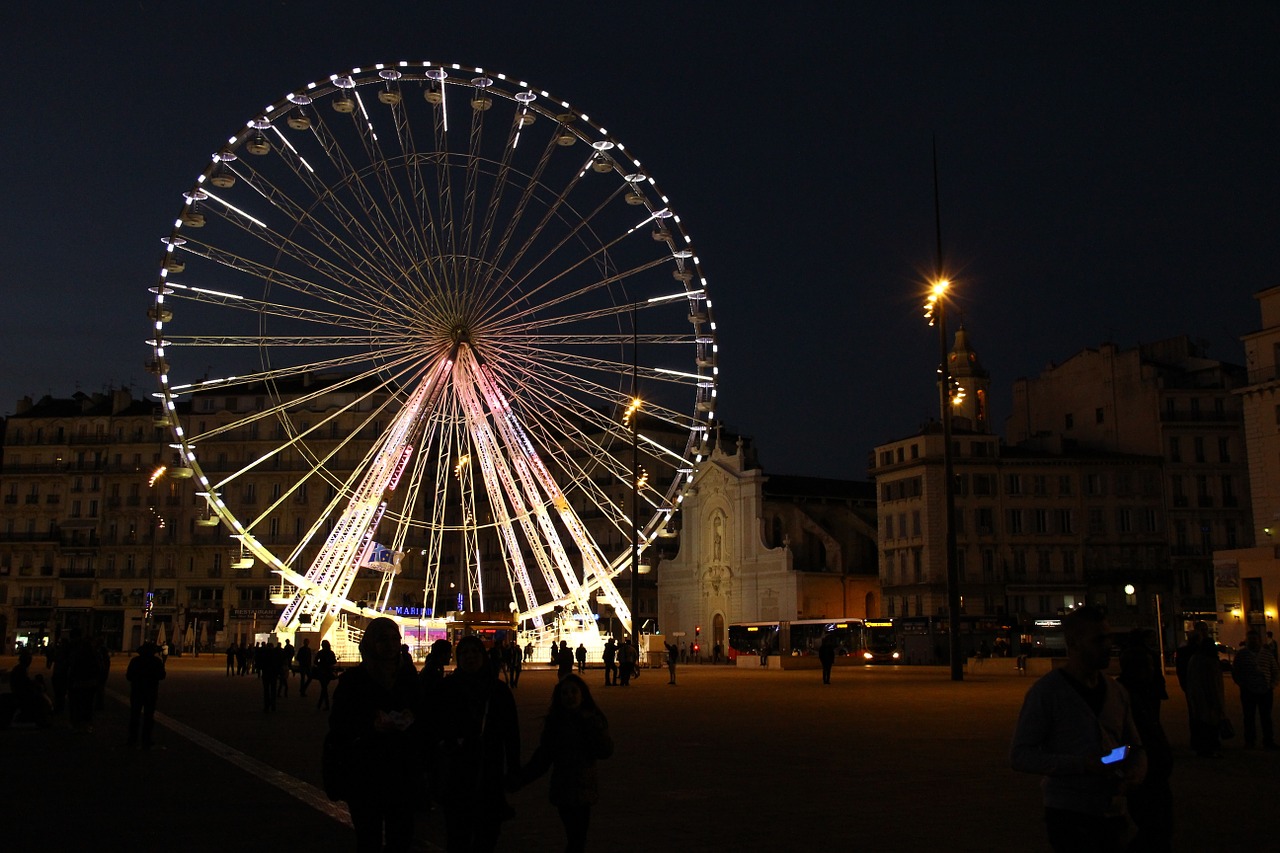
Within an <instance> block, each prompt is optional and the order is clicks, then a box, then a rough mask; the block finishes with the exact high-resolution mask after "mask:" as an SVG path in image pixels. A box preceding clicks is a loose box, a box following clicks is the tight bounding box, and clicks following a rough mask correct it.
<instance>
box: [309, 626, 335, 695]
mask: <svg viewBox="0 0 1280 853" xmlns="http://www.w3.org/2000/svg"><path fill="white" fill-rule="evenodd" d="M337 670H338V656H337V655H335V654H334V653H333V648H332V647H331V646H330V645H329V641H328V640H321V641H320V651H318V652H316V662H315V665H314V666H313V667H312V671H313V672H314V673H315V677H316V681H317V682H318V683H319V684H320V699H319V700H318V701H317V702H316V708H318V709H321V710H324V709H327V708H328V707H329V682H330V681H333V679H334V676H335V675H336V674H337Z"/></svg>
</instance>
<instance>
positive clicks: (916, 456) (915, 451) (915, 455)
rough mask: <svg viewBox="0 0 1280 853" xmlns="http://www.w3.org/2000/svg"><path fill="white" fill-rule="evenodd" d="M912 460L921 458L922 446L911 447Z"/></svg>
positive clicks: (914, 445)
mask: <svg viewBox="0 0 1280 853" xmlns="http://www.w3.org/2000/svg"><path fill="white" fill-rule="evenodd" d="M911 458H912V459H919V458H920V445H918V444H913V445H911Z"/></svg>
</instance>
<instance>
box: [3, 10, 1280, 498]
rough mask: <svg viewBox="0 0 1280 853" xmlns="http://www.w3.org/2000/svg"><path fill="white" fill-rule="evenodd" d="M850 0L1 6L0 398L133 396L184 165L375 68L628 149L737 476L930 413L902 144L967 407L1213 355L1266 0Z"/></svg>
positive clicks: (1275, 171)
mask: <svg viewBox="0 0 1280 853" xmlns="http://www.w3.org/2000/svg"><path fill="white" fill-rule="evenodd" d="M871 5H872V4H854V3H830V2H825V3H796V2H791V3H756V2H746V3H695V4H682V3H673V4H654V3H608V2H599V1H598V0H597V2H563V0H556V2H547V3H524V4H505V3H493V4H474V3H443V2H426V0H420V2H400V3H392V2H347V3H329V2H302V0H295V2H281V0H259V2H240V1H239V0H233V2H195V0H168V2H160V0H129V2H112V3H90V2H78V3H71V2H62V3H58V2H51V3H6V4H3V8H0V32H2V33H3V36H0V38H2V39H3V42H0V47H2V48H3V50H2V55H3V56H4V57H5V59H6V62H5V65H6V72H7V73H6V75H5V77H6V79H5V82H6V85H5V87H4V91H5V93H6V96H7V97H6V106H7V108H6V110H5V118H4V120H3V122H2V123H0V146H2V148H0V153H2V155H3V165H4V169H3V173H2V175H3V177H2V178H0V181H2V183H0V187H2V188H3V192H2V197H3V199H4V204H3V206H2V207H0V264H2V265H3V266H2V267H0V270H2V273H0V275H2V276H3V292H4V294H5V297H6V304H5V309H4V311H3V312H0V336H2V338H3V341H4V348H3V355H2V356H0V412H2V413H11V412H12V411H13V409H14V405H15V402H16V401H17V399H18V398H20V397H22V396H24V395H31V396H33V397H36V398H39V397H40V396H42V395H44V394H52V395H54V396H67V395H69V394H71V393H73V392H74V391H76V390H77V389H79V390H82V391H86V392H93V391H98V390H102V389H104V388H105V387H107V386H109V385H116V386H119V385H132V386H133V387H134V389H135V392H137V393H138V394H143V393H149V392H151V391H152V390H154V388H153V385H152V382H153V378H152V377H151V376H149V375H148V374H146V373H145V372H144V370H143V367H142V365H143V362H144V361H145V360H146V358H147V357H148V354H149V350H148V349H147V347H146V346H145V345H144V344H143V340H144V339H145V338H146V337H147V334H146V332H147V331H148V329H147V325H146V322H147V321H146V318H145V311H146V309H147V307H148V305H149V296H150V294H148V293H147V290H146V289H147V287H149V286H150V285H151V284H152V283H153V280H154V277H155V271H156V269H157V266H158V261H159V257H160V254H161V248H162V247H161V244H160V242H159V239H160V237H161V236H162V235H163V234H165V233H167V232H168V230H169V228H170V226H171V224H172V221H173V219H174V216H175V215H176V213H177V212H178V209H179V206H180V204H181V201H182V198H181V194H182V193H183V192H184V191H185V190H187V189H188V188H189V187H190V185H191V184H192V182H193V181H194V179H195V177H196V175H197V174H198V173H199V172H200V170H201V169H203V167H204V165H205V164H206V163H207V161H208V158H209V155H210V154H211V153H212V152H213V151H214V150H215V149H216V148H217V147H218V145H219V144H220V143H221V142H222V141H224V140H225V139H226V138H227V137H228V136H230V135H231V133H233V132H235V131H236V130H237V129H238V128H241V127H243V125H244V122H245V121H246V120H248V119H249V118H251V117H252V116H253V115H254V114H255V113H256V112H257V111H259V110H261V108H262V107H263V106H264V105H266V104H268V103H270V102H273V101H275V100H276V99H278V98H280V97H281V96H283V95H284V94H285V93H287V92H289V91H292V90H293V89H296V88H298V87H299V86H301V85H303V84H305V83H307V82H309V81H311V80H314V79H317V78H321V77H326V76H327V75H329V74H331V73H335V72H341V71H346V70H348V69H350V68H351V67H352V66H356V65H362V66H368V65H371V64H373V63H375V62H388V63H390V62H395V61H399V60H401V59H407V60H427V59H429V60H432V61H435V62H447V63H453V62H457V63H461V64H463V65H471V66H482V67H484V68H485V69H486V70H487V71H494V72H497V71H502V72H505V73H507V74H509V75H512V76H517V77H520V78H523V79H526V80H528V81H529V82H530V83H531V84H533V85H534V86H535V87H538V88H543V89H546V90H548V91H549V92H551V93H552V94H553V95H555V96H557V97H559V98H562V99H564V100H567V101H569V102H570V103H572V104H573V105H574V106H576V107H578V108H580V109H582V110H583V111H585V112H588V113H590V114H591V115H592V118H595V119H598V120H599V121H600V122H601V123H602V124H604V125H605V126H606V127H608V128H609V130H610V132H611V133H612V134H613V135H614V136H616V137H617V138H619V139H620V140H622V141H623V142H624V143H625V144H626V145H627V147H628V149H630V151H631V152H632V153H633V154H634V155H635V156H636V157H638V158H640V159H641V160H642V161H644V163H645V166H646V167H647V168H648V169H649V170H651V172H652V174H653V175H654V177H655V178H656V179H657V180H658V181H659V183H660V184H661V186H662V188H663V190H664V191H665V192H666V193H667V194H668V195H670V197H671V207H672V208H673V209H674V210H675V211H676V212H677V213H679V214H680V215H681V217H682V218H683V219H684V221H685V223H686V225H687V226H688V230H689V233H690V234H691V235H692V236H693V238H694V244H695V246H696V247H697V249H698V253H699V255H700V258H701V261H702V265H703V269H704V271H705V272H706V274H707V276H708V280H709V289H710V293H711V295H712V298H713V300H714V304H715V310H716V319H717V321H718V324H719V330H720V352H721V359H720V366H721V378H722V384H721V386H720V392H719V398H720V407H719V409H718V413H719V416H720V417H722V418H723V419H724V421H725V422H726V424H727V425H728V426H729V427H730V428H732V429H734V430H737V431H740V432H743V433H746V434H748V435H751V436H754V437H755V439H756V444H757V448H758V450H759V455H760V459H761V461H762V463H763V465H764V467H765V469H766V470H767V471H770V472H774V473H787V474H808V475H817V476H831V477H845V478H855V479H862V478H864V477H865V474H866V471H865V468H866V460H867V454H868V452H869V451H870V450H871V448H872V447H873V446H874V445H875V444H877V443H881V442H884V441H888V440H891V439H894V438H897V437H901V436H903V435H906V434H909V433H912V432H914V431H915V430H916V429H917V428H918V427H919V426H920V425H921V424H922V423H923V422H924V421H925V420H926V419H928V418H930V417H936V415H937V391H936V388H935V386H934V384H933V383H934V368H935V366H936V363H937V357H938V356H937V340H936V335H935V331H934V330H932V329H930V328H928V326H927V325H926V323H925V321H924V320H923V319H922V317H921V311H920V303H921V296H920V294H921V291H922V288H923V285H922V282H923V280H924V277H925V276H926V275H927V274H928V272H929V271H930V270H931V269H932V266H933V264H934V208H933V173H932V166H931V153H930V152H931V146H932V143H933V139H934V137H935V136H936V139H937V145H938V152H939V153H938V160H939V170H940V184H941V193H940V196H941V206H942V228H943V242H944V246H945V254H946V257H947V261H948V269H949V271H950V273H951V274H952V275H953V277H954V278H955V280H956V282H957V303H956V306H955V308H954V309H953V313H952V317H953V318H955V317H957V316H959V317H960V318H962V319H963V322H964V324H965V326H966V328H967V329H968V330H969V332H970V336H971V340H972V342H973V344H974V346H975V347H976V348H977V350H978V352H979V354H980V356H981V358H982V360H983V362H984V364H985V366H986V367H987V369H988V370H990V372H991V374H992V386H993V416H994V417H993V419H994V423H995V424H996V426H997V427H998V428H999V427H1002V425H1003V420H1004V417H1005V415H1006V414H1007V409H1008V398H1009V389H1010V385H1011V383H1012V382H1013V380H1014V379H1016V378H1017V377H1019V376H1028V375H1034V374H1035V373H1038V372H1039V371H1040V370H1041V369H1042V368H1043V367H1044V366H1045V365H1047V364H1048V363H1049V362H1054V361H1062V360H1064V359H1066V358H1067V357H1069V356H1070V355H1072V354H1073V353H1075V352H1077V351H1079V350H1080V349H1082V348H1085V347H1096V346H1097V345H1098V344H1100V343H1102V342H1104V341H1113V342H1115V343H1117V344H1119V345H1122V346H1133V345H1135V344H1137V343H1139V342H1144V341H1151V340H1158V339H1161V338H1165V337H1170V336H1174V335H1180V334H1189V335H1191V336H1193V337H1195V338H1198V339H1202V340H1203V341H1204V342H1206V343H1207V344H1208V346H1209V353H1210V355H1211V356H1213V357H1217V358H1222V359H1225V360H1228V361H1234V362H1237V363H1240V362H1242V361H1243V348H1242V346H1241V344H1240V341H1239V338H1240V336H1241V335H1242V334H1245V333H1246V332H1248V331H1250V330H1252V329H1254V328H1256V326H1257V325H1258V312H1257V307H1256V303H1255V302H1254V301H1253V299H1252V298H1251V295H1252V294H1253V293H1254V292H1256V291H1258V290H1261V289H1263V288H1267V287H1271V286H1274V285H1276V284H1280V279H1278V278H1277V277H1276V275H1275V274H1274V272H1273V271H1274V270H1275V269H1276V268H1277V257H1276V256H1277V253H1278V252H1280V239H1277V235H1280V206H1278V203H1277V199H1278V198H1280V156H1278V155H1277V151H1278V150H1280V111H1278V110H1277V108H1276V104H1277V92H1280V62H1278V61H1277V59H1276V57H1277V45H1278V44H1280V40H1278V39H1277V36H1278V35H1280V5H1277V4H1274V3H1233V4H1199V3H1196V4H1192V3H1169V4H1149V7H1150V8H1153V9H1158V10H1159V11H1137V10H1134V9H1128V8H1123V9H1122V8H1116V6H1117V5H1119V4H1031V3H939V4H933V3H892V4H890V3H885V4H874V7H873V8H872V9H871V10H865V9H862V8H861V7H863V6H871ZM1124 5H1126V6H1127V5H1128V4H1124ZM1143 5H1148V4H1143ZM686 6H693V7H695V8H693V9H692V10H691V9H687V8H685V7H686Z"/></svg>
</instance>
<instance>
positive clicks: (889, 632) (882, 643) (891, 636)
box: [860, 619, 902, 663]
mask: <svg viewBox="0 0 1280 853" xmlns="http://www.w3.org/2000/svg"><path fill="white" fill-rule="evenodd" d="M863 627H864V629H865V631H866V634H865V637H866V641H865V643H864V644H863V646H862V650H861V652H860V653H861V655H862V659H863V660H864V661H866V662H867V663H901V662H902V649H901V648H899V646H898V634H897V626H895V625H894V624H893V620H892V619H867V620H865V621H864V622H863Z"/></svg>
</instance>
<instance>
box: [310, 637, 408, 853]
mask: <svg viewBox="0 0 1280 853" xmlns="http://www.w3.org/2000/svg"><path fill="white" fill-rule="evenodd" d="M418 707H419V684H418V672H417V670H416V669H414V667H413V664H412V663H409V664H408V665H405V664H404V663H403V662H402V661H401V657H400V629H399V628H398V627H397V626H396V623H395V622H394V621H392V620H391V619H388V618H387V617H385V616H380V617H378V618H377V619H374V620H373V621H372V622H370V623H369V625H368V627H366V628H365V631H364V636H363V637H361V638H360V665H359V666H357V667H354V668H353V669H351V670H350V671H348V672H347V673H345V674H344V675H343V676H342V678H340V679H338V686H337V688H336V689H335V690H334V691H333V710H332V712H331V713H330V714H329V734H328V738H327V740H326V743H325V751H326V755H328V756H329V757H330V759H329V761H328V766H326V768H325V779H324V782H325V792H326V793H327V794H328V795H329V797H330V799H337V800H345V801H346V803H347V807H348V809H349V811H350V813H351V826H352V828H353V829H355V831H356V853H383V851H386V853H404V851H407V850H409V848H410V846H411V845H412V844H413V810H414V805H415V802H416V800H417V795H418V785H419V773H420V769H421V768H420V767H419V765H418V763H417V762H416V761H414V760H401V761H389V762H379V763H378V764H377V765H376V769H374V770H372V771H369V770H368V769H367V767H368V765H367V762H368V758H369V757H370V756H400V757H402V758H407V757H412V756H418V755H421V753H422V747H421V730H420V728H419V727H418V726H417V725H415V723H416V717H415V714H414V711H415V710H416V709H417V708H418ZM366 773H367V775H364V778H361V776H362V774H366Z"/></svg>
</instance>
